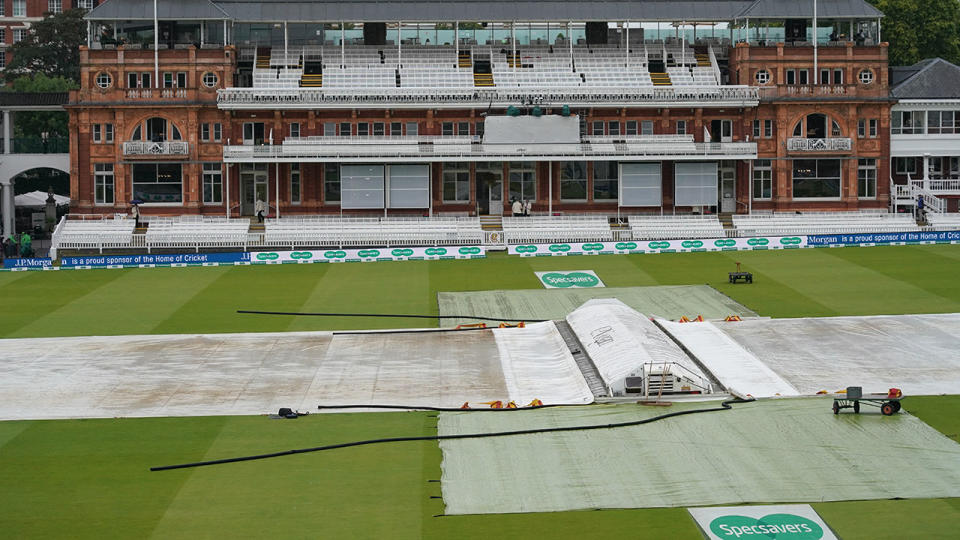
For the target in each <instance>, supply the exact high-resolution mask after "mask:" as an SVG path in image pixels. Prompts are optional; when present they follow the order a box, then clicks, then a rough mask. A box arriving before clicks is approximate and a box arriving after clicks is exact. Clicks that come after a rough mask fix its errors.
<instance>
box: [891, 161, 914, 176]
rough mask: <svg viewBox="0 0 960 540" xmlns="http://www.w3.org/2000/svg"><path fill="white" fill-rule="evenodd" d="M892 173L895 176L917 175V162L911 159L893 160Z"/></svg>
mask: <svg viewBox="0 0 960 540" xmlns="http://www.w3.org/2000/svg"><path fill="white" fill-rule="evenodd" d="M893 171H894V172H895V173H896V174H917V160H916V159H915V158H912V157H898V158H893Z"/></svg>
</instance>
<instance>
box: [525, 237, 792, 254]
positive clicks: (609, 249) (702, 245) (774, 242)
mask: <svg viewBox="0 0 960 540" xmlns="http://www.w3.org/2000/svg"><path fill="white" fill-rule="evenodd" d="M804 247H807V237H805V236H771V237H764V238H704V239H688V240H630V241H621V242H585V243H579V242H571V243H559V244H519V245H510V246H508V247H507V252H508V253H509V254H511V255H520V256H523V257H549V256H556V255H612V254H615V253H689V252H697V251H748V250H768V249H797V248H804Z"/></svg>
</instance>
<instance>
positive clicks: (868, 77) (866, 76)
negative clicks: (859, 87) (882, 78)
mask: <svg viewBox="0 0 960 540" xmlns="http://www.w3.org/2000/svg"><path fill="white" fill-rule="evenodd" d="M857 79H859V81H860V84H870V83H872V82H873V71H871V70H869V69H862V70H860V73H859V74H858V75H857Z"/></svg>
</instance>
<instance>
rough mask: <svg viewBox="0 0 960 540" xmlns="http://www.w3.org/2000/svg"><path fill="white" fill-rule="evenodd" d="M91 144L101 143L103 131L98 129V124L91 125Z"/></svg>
mask: <svg viewBox="0 0 960 540" xmlns="http://www.w3.org/2000/svg"><path fill="white" fill-rule="evenodd" d="M93 142H95V143H102V142H103V130H102V128H101V127H100V124H93Z"/></svg>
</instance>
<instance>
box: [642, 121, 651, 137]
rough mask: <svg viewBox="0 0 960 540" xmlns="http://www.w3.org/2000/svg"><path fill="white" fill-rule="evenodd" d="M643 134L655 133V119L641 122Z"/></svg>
mask: <svg viewBox="0 0 960 540" xmlns="http://www.w3.org/2000/svg"><path fill="white" fill-rule="evenodd" d="M640 134H641V135H653V120H644V121H643V122H640Z"/></svg>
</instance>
